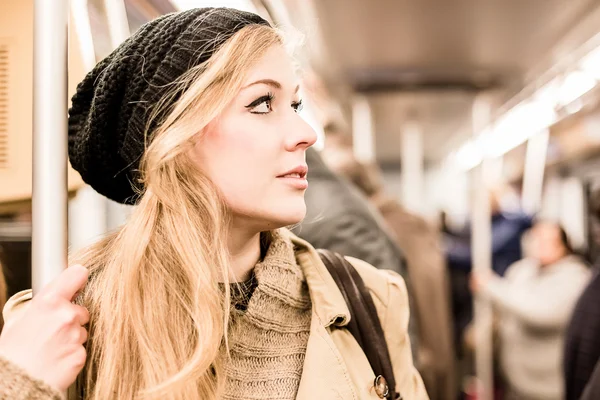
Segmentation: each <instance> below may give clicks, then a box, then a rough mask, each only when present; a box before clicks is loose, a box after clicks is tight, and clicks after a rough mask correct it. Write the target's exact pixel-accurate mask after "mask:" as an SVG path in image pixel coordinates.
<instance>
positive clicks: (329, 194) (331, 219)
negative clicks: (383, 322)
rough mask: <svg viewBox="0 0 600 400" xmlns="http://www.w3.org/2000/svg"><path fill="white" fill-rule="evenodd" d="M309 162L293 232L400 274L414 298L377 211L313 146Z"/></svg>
mask: <svg viewBox="0 0 600 400" xmlns="http://www.w3.org/2000/svg"><path fill="white" fill-rule="evenodd" d="M306 164H307V165H308V168H309V170H310V186H309V187H308V189H307V190H306V194H305V196H304V199H305V201H306V217H305V218H304V220H303V221H302V222H301V223H300V224H298V225H297V226H296V227H295V228H293V229H292V231H293V232H294V233H295V234H296V235H298V236H299V237H301V238H302V239H304V240H306V241H307V242H309V243H311V244H312V245H313V246H315V248H320V249H329V250H333V251H335V252H338V253H340V254H344V255H347V256H350V257H355V258H358V259H360V260H364V261H366V262H368V263H369V264H371V265H373V266H374V267H375V268H377V269H389V270H391V271H394V272H397V273H399V274H400V275H401V276H402V277H403V278H404V280H405V281H406V284H407V286H408V287H409V297H411V299H412V290H411V288H410V278H409V277H408V276H407V272H406V268H405V266H404V263H403V256H402V252H401V251H400V249H399V248H398V247H397V246H396V244H395V242H394V240H393V238H392V237H391V234H390V233H389V232H388V231H387V230H386V227H385V226H384V221H383V220H382V219H381V216H380V215H378V214H377V210H375V209H374V208H373V207H372V206H371V205H370V204H369V202H368V200H367V199H366V198H365V196H364V195H363V194H362V193H360V192H359V191H358V190H356V188H354V187H353V186H352V185H351V184H349V183H348V182H347V181H346V180H344V179H342V178H340V177H339V176H337V175H336V174H334V173H333V172H332V171H331V170H330V169H329V168H328V167H327V165H325V163H324V162H323V160H322V158H321V156H320V154H319V153H318V152H317V151H316V150H315V149H314V148H312V147H311V148H310V149H307V150H306ZM412 309H414V307H413V305H412V301H411V310H412ZM413 320H414V318H411V320H410V322H409V335H410V339H411V345H412V351H413V353H414V354H415V355H416V354H417V351H418V350H417V347H418V333H417V326H416V324H415V323H414V321H413Z"/></svg>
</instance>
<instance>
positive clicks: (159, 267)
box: [70, 25, 283, 400]
mask: <svg viewBox="0 0 600 400" xmlns="http://www.w3.org/2000/svg"><path fill="white" fill-rule="evenodd" d="M282 44H283V39H282V37H281V35H280V34H279V32H278V31H277V30H276V29H274V28H271V27H268V26H261V25H250V26H247V27H245V28H243V29H241V30H240V31H239V32H237V33H236V34H235V35H233V36H232V37H231V38H230V39H229V40H228V41H227V42H226V43H224V44H223V45H222V46H221V47H220V49H219V50H218V51H217V52H216V53H215V54H214V55H213V56H212V57H211V58H210V59H209V60H208V61H207V62H206V63H204V64H203V65H199V66H196V67H194V68H192V69H190V70H189V71H188V72H187V73H186V74H185V75H184V76H183V77H182V78H181V79H180V80H178V81H177V82H175V83H174V84H173V85H170V87H169V88H168V90H167V92H166V94H165V95H164V97H163V98H162V100H161V101H159V102H158V103H157V104H156V105H153V113H152V115H153V118H154V119H156V118H158V116H163V115H164V116H165V117H164V118H162V117H160V124H159V125H158V128H157V129H156V130H155V131H154V132H148V130H147V132H146V137H150V135H152V137H153V139H152V141H151V143H150V144H149V145H148V146H147V149H146V151H145V154H144V157H143V160H142V162H141V167H140V173H141V176H142V184H143V187H144V192H143V194H142V196H141V198H140V201H139V203H138V205H137V207H136V208H135V210H134V211H133V213H132V215H131V216H130V217H129V220H128V221H127V223H126V224H125V225H124V226H123V227H122V228H120V229H119V230H117V231H115V232H114V233H111V234H109V235H108V236H107V237H105V238H104V239H102V240H101V241H99V242H97V243H95V244H94V245H92V246H90V247H89V248H87V249H84V250H83V251H82V252H80V253H79V254H77V255H74V256H73V257H72V258H71V261H70V263H79V264H82V265H85V266H86V267H88V268H90V281H89V282H88V285H87V287H86V290H85V291H84V293H83V294H82V296H81V299H80V301H81V302H82V303H83V304H84V305H85V306H86V307H87V308H88V309H89V310H90V315H91V323H90V327H89V328H90V329H89V330H90V337H89V341H88V345H87V349H88V361H87V364H86V369H85V379H84V381H85V383H84V389H85V393H86V395H85V397H86V398H89V399H99V400H100V399H101V400H105V399H124V400H126V399H134V398H135V399H167V400H183V399H213V398H217V397H218V396H219V393H220V391H221V390H222V387H223V382H224V376H223V363H224V362H225V361H226V354H227V335H226V334H225V333H226V332H227V321H228V318H229V305H230V301H229V297H230V293H229V285H228V283H229V280H228V274H229V272H230V266H229V251H228V249H227V246H226V243H227V241H226V237H227V227H228V220H229V218H228V214H227V210H226V207H225V205H224V203H223V201H222V199H221V197H220V195H219V193H218V191H217V189H216V188H215V187H214V185H213V184H212V183H211V181H210V180H209V179H208V177H207V176H205V175H204V174H203V172H202V171H200V170H199V169H198V167H197V166H196V165H195V164H194V160H193V157H192V155H191V149H192V148H193V146H194V144H195V143H196V142H197V141H198V140H201V138H202V135H203V130H204V129H203V128H205V127H206V126H207V125H208V124H209V122H211V121H212V120H213V119H214V118H216V117H217V116H218V115H219V114H220V113H221V112H222V111H223V110H224V108H225V107H226V106H227V105H228V104H229V103H230V102H231V101H232V100H233V99H234V97H235V96H236V95H237V94H238V92H239V90H240V89H241V88H242V86H243V84H244V80H245V77H246V76H247V73H248V71H249V70H250V68H251V67H252V66H253V65H255V64H256V62H257V61H258V60H259V59H260V58H261V57H262V56H263V55H264V54H265V52H266V51H267V50H268V49H269V48H270V47H271V46H273V45H282ZM174 100H175V103H174V105H173V106H168V105H169V104H171V103H173V101H174ZM151 120H152V118H151ZM151 125H152V124H150V123H149V124H148V126H151ZM71 265H72V264H71ZM219 282H224V283H225V285H223V286H224V287H225V291H224V290H223V289H221V288H220V286H219ZM224 349H225V350H224Z"/></svg>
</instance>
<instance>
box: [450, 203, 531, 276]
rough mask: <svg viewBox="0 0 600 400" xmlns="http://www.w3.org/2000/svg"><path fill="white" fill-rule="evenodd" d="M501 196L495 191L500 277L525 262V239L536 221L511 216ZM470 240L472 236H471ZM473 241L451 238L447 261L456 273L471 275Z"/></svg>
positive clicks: (495, 253) (495, 262) (493, 208)
mask: <svg viewBox="0 0 600 400" xmlns="http://www.w3.org/2000/svg"><path fill="white" fill-rule="evenodd" d="M498 197H499V193H498V192H497V191H492V192H491V196H490V207H491V212H492V269H493V270H494V272H495V273H496V274H498V275H500V276H504V273H505V272H506V270H507V269H508V267H510V266H511V265H512V264H514V263H515V262H517V261H519V260H520V259H521V258H522V249H521V237H522V236H523V234H524V233H525V232H526V231H527V230H528V229H530V228H531V226H532V223H533V218H532V217H531V216H529V215H526V214H524V213H521V212H515V213H508V212H503V211H502V210H501V208H500V201H499V199H498ZM469 236H470V235H469ZM469 239H470V238H466V240H465V238H456V237H455V236H452V235H449V236H448V237H447V241H446V245H447V249H446V257H447V259H448V264H449V266H450V268H452V269H460V270H464V271H467V272H470V271H471V267H472V260H471V244H470V240H469Z"/></svg>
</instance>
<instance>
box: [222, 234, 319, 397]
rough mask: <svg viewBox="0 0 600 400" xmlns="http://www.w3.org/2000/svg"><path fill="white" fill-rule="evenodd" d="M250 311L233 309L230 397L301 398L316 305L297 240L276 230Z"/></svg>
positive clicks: (254, 287) (257, 269) (258, 274)
mask: <svg viewBox="0 0 600 400" xmlns="http://www.w3.org/2000/svg"><path fill="white" fill-rule="evenodd" d="M253 279H255V280H256V282H255V284H254V285H249V286H248V285H247V286H246V287H249V288H251V291H250V293H248V295H249V296H251V297H250V299H249V300H247V299H246V304H244V307H233V308H232V315H231V328H230V333H229V345H230V350H231V359H230V360H228V361H227V363H226V367H225V372H226V374H227V381H226V385H225V392H224V395H223V398H224V399H248V400H250V399H286V400H287V399H290V400H292V399H295V398H296V393H297V391H298V387H299V385H300V377H301V376H302V368H303V365H304V356H305V353H306V345H307V343H308V336H309V332H310V322H311V302H310V296H309V292H308V286H307V285H306V281H305V278H304V274H303V273H302V269H301V268H300V266H299V265H298V264H297V262H296V258H295V255H294V247H293V244H292V242H291V241H290V240H289V239H288V238H287V237H285V236H283V235H282V234H281V233H279V232H277V231H275V232H273V235H272V240H271V243H270V245H269V248H268V250H267V252H266V255H265V257H264V259H263V261H261V262H259V263H258V264H257V265H256V267H255V269H254V278H253Z"/></svg>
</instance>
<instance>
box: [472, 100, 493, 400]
mask: <svg viewBox="0 0 600 400" xmlns="http://www.w3.org/2000/svg"><path fill="white" fill-rule="evenodd" d="M472 113H473V114H472V118H473V133H474V135H475V136H478V135H480V134H481V133H482V131H483V130H484V129H485V128H486V127H488V126H489V124H490V119H491V118H490V117H491V104H490V100H489V98H487V97H485V95H480V96H479V97H477V98H476V100H475V103H474V104H473V111H472ZM489 168H490V160H487V159H486V158H485V157H484V158H483V161H482V162H481V163H480V164H479V165H478V166H477V167H475V169H473V172H472V173H473V175H472V182H473V186H472V188H473V196H472V208H471V210H472V215H471V224H472V225H471V232H472V234H471V237H472V244H471V251H472V253H473V254H472V258H471V259H472V260H473V270H474V271H475V270H477V271H491V269H492V225H491V209H490V198H489V197H490V195H489V182H488V178H489ZM474 301H475V307H474V308H475V309H474V311H475V315H474V323H475V370H476V374H477V389H478V390H477V392H478V393H477V398H478V399H481V400H492V399H493V398H494V397H493V390H494V387H493V386H494V379H493V362H492V361H493V347H492V346H493V343H492V307H491V304H490V302H489V300H486V299H482V298H475V299H474Z"/></svg>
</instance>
